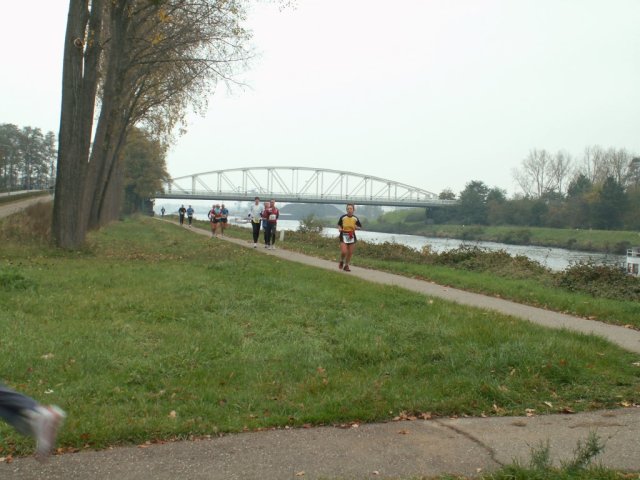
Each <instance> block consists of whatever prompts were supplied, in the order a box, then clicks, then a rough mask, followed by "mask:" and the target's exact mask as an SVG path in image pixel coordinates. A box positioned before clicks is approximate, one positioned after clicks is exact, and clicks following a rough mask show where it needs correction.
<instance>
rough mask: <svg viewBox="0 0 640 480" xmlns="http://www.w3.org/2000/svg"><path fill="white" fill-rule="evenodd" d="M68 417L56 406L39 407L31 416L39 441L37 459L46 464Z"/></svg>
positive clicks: (32, 426)
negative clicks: (59, 431)
mask: <svg viewBox="0 0 640 480" xmlns="http://www.w3.org/2000/svg"><path fill="white" fill-rule="evenodd" d="M66 416H67V415H66V414H65V413H64V411H63V410H62V409H61V408H59V407H57V406H55V405H49V406H43V405H38V406H37V407H36V409H35V410H34V411H33V413H32V414H31V415H30V417H31V418H30V424H31V431H32V432H33V436H34V437H35V438H36V441H37V444H38V446H37V448H36V458H37V459H38V460H39V461H41V462H44V461H45V460H46V458H47V456H48V455H49V454H50V453H51V450H52V449H53V447H54V446H55V444H56V438H57V436H58V429H59V428H60V427H61V426H62V422H63V421H64V418H65V417H66Z"/></svg>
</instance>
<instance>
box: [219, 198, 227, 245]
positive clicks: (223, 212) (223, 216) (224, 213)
mask: <svg viewBox="0 0 640 480" xmlns="http://www.w3.org/2000/svg"><path fill="white" fill-rule="evenodd" d="M228 218H229V210H227V208H226V207H225V206H224V203H223V204H222V206H221V207H220V234H221V235H222V236H223V237H224V229H225V228H227V219H228Z"/></svg>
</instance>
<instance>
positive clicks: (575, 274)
mask: <svg viewBox="0 0 640 480" xmlns="http://www.w3.org/2000/svg"><path fill="white" fill-rule="evenodd" d="M555 283H556V285H558V286H559V287H562V288H566V289H567V290H571V291H574V292H585V293H588V294H590V295H593V296H594V297H605V298H613V299H617V300H640V279H638V278H635V277H632V276H631V275H627V274H626V273H625V272H624V270H622V269H621V268H619V267H617V266H613V265H603V264H596V263H595V262H593V261H583V262H577V263H574V264H572V265H569V266H568V267H567V268H565V269H564V270H563V271H562V272H558V273H556V274H555Z"/></svg>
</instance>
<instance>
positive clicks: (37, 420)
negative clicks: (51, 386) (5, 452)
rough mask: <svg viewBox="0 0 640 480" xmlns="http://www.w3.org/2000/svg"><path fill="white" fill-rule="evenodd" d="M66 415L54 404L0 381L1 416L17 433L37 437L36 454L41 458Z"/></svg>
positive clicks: (48, 448)
mask: <svg viewBox="0 0 640 480" xmlns="http://www.w3.org/2000/svg"><path fill="white" fill-rule="evenodd" d="M65 416H66V415H65V413H64V412H63V411H62V410H61V409H60V408H58V407H56V406H55V405H49V406H44V405H40V404H39V403H38V402H36V401H35V400H34V399H33V398H31V397H28V396H26V395H24V394H22V393H19V392H16V391H14V390H11V389H10V388H8V387H6V386H5V385H3V384H0V417H2V418H3V419H5V420H6V421H7V423H9V425H11V426H12V427H13V428H15V429H16V431H18V432H19V433H21V434H23V435H26V436H30V437H34V438H35V439H36V441H37V443H38V446H37V449H36V456H37V457H38V459H39V460H41V461H44V459H45V457H46V456H47V455H49V453H51V449H52V448H53V447H54V445H55V443H56V437H57V436H58V429H59V428H60V426H61V425H62V422H63V420H64V418H65Z"/></svg>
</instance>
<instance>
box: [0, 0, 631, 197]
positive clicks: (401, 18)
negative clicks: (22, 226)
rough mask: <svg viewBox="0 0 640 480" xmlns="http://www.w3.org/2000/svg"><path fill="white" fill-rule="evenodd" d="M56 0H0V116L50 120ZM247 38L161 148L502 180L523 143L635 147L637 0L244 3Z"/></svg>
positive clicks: (456, 179) (459, 185) (438, 183)
mask: <svg viewBox="0 0 640 480" xmlns="http://www.w3.org/2000/svg"><path fill="white" fill-rule="evenodd" d="M67 8H68V1H67V0H36V2H22V1H21V2H17V1H12V2H8V1H7V2H3V10H2V15H0V45H1V46H0V49H1V52H2V57H1V59H2V60H1V61H2V73H1V74H0V92H1V95H2V101H1V102H0V123H14V124H17V125H19V126H33V127H40V128H41V129H43V130H45V131H48V130H53V131H54V132H55V133H57V132H58V129H59V123H58V122H59V108H60V83H61V68H62V41H63V36H64V29H65V23H66V15H67ZM248 26H249V28H251V29H253V31H254V39H253V44H254V47H255V48H256V50H257V51H258V52H260V56H259V58H257V59H256V60H255V61H254V62H253V65H252V67H251V69H250V70H249V71H247V72H245V73H244V74H242V76H241V77H240V79H241V80H242V81H244V82H246V83H247V84H248V85H249V87H247V88H244V89H241V88H236V89H234V91H233V92H232V93H227V92H225V91H224V90H223V89H220V90H219V91H218V92H217V93H216V94H215V95H214V96H213V97H212V98H211V100H210V105H209V111H208V114H207V115H206V117H204V118H202V117H199V116H195V115H193V116H191V117H190V120H189V126H188V133H187V134H186V135H184V136H182V137H179V138H178V141H177V143H176V145H175V146H174V147H173V148H172V149H171V151H170V153H169V156H168V160H167V163H168V169H169V173H170V174H171V175H172V176H175V177H178V176H182V175H187V174H192V173H198V172H203V171H210V170H215V169H223V168H234V167H253V166H306V167H325V168H331V169H337V170H348V171H352V172H356V173H362V174H369V175H375V176H379V177H384V178H387V179H390V180H395V181H399V182H403V183H407V184H410V185H413V186H416V187H421V188H424V189H426V190H429V191H432V192H436V193H438V192H440V191H442V190H443V189H445V188H450V189H452V190H453V191H454V192H456V193H457V192H459V191H460V190H462V189H463V188H464V186H465V184H466V183H467V182H469V181H471V180H481V181H483V182H485V183H486V184H487V185H489V186H491V187H493V186H497V187H500V188H503V189H506V190H508V192H509V193H510V194H511V193H513V192H515V191H516V190H517V189H516V186H515V183H514V181H513V175H512V170H513V168H516V167H518V166H519V164H520V162H521V161H522V159H524V158H525V157H526V156H527V154H528V152H529V150H531V149H533V148H539V149H541V148H544V149H547V150H549V151H552V152H555V151H557V150H559V149H565V150H567V151H569V152H570V153H572V154H573V155H574V156H577V157H580V156H581V155H582V151H583V149H584V147H586V146H587V145H601V146H603V147H616V148H626V149H628V150H630V151H631V152H635V153H640V128H639V127H640V0H609V1H605V0H395V1H393V2H391V1H389V0H297V8H295V9H286V10H284V11H280V10H279V9H278V8H277V6H276V5H269V4H261V5H259V6H258V7H256V8H254V9H253V10H252V12H251V14H250V16H249V24H248Z"/></svg>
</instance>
